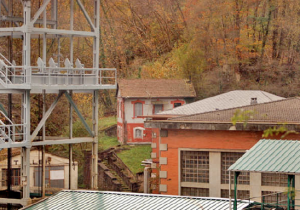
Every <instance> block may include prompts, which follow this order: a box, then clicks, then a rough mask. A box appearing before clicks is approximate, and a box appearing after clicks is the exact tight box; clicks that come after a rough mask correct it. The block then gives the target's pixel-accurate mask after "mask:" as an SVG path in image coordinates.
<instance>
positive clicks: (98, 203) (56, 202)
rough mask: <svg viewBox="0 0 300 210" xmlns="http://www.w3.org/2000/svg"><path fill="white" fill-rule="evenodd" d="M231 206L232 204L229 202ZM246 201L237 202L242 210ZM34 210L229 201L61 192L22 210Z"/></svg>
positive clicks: (208, 205)
mask: <svg viewBox="0 0 300 210" xmlns="http://www.w3.org/2000/svg"><path fill="white" fill-rule="evenodd" d="M232 203H233V202H232ZM248 205H249V201H239V202H238V208H237V209H239V210H242V209H244V208H246V207H247V206H248ZM24 209H27V210H36V209H48V210H52V209H53V210H54V209H55V210H57V209H64V210H67V209H70V210H71V209H72V210H74V209H75V210H76V209H80V210H82V209H112V210H118V209H122V210H125V209H128V210H129V209H130V210H132V209H143V210H146V209H151V210H154V209H157V210H158V209H159V210H160V209H205V210H225V209H226V210H227V209H229V200H228V199H223V198H202V197H201V198H200V197H187V196H169V195H155V194H141V193H140V194H138V193H121V192H101V191H69V190H64V191H61V192H59V193H58V194H55V195H53V196H51V197H49V198H48V199H46V200H43V201H41V202H39V203H37V204H34V205H32V206H29V207H27V208H24Z"/></svg>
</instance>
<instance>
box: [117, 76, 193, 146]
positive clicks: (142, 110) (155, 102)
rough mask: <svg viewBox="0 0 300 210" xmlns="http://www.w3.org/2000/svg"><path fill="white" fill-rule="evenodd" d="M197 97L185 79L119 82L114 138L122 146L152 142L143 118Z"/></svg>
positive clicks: (149, 130)
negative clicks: (115, 133) (124, 144)
mask: <svg viewBox="0 0 300 210" xmlns="http://www.w3.org/2000/svg"><path fill="white" fill-rule="evenodd" d="M195 96H196V93H195V90H194V87H193V86H192V84H191V83H189V82H187V81H185V80H182V79H181V80H166V79H146V80H143V79H132V80H125V79H123V80H120V81H119V83H118V92H117V102H118V104H117V118H118V120H117V126H118V129H117V136H118V141H119V142H121V143H133V144H139V143H149V144H150V143H151V141H152V130H151V129H147V128H144V121H145V119H144V118H141V117H139V116H144V117H147V116H148V115H153V114H157V113H159V112H161V111H164V110H170V109H173V108H174V107H178V106H182V105H184V104H186V103H187V102H188V101H190V100H192V99H193V98H194V97H195Z"/></svg>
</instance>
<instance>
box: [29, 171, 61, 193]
mask: <svg viewBox="0 0 300 210" xmlns="http://www.w3.org/2000/svg"><path fill="white" fill-rule="evenodd" d="M41 175H42V167H34V186H41V180H42V176H41ZM45 184H46V187H52V188H64V167H63V166H47V167H46V171H45Z"/></svg>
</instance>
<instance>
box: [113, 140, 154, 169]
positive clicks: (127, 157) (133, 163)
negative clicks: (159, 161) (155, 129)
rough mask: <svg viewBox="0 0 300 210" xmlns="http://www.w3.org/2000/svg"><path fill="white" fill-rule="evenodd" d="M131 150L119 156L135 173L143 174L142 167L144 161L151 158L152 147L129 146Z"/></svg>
mask: <svg viewBox="0 0 300 210" xmlns="http://www.w3.org/2000/svg"><path fill="white" fill-rule="evenodd" d="M129 148H130V150H124V151H122V152H120V153H118V156H119V157H120V158H121V159H122V161H123V162H124V163H125V164H126V165H127V166H128V167H129V169H130V170H131V171H132V172H133V173H138V172H142V171H143V170H144V166H141V164H142V161H143V160H145V159H149V158H150V153H151V146H150V145H136V146H129Z"/></svg>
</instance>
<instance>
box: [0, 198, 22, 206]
mask: <svg viewBox="0 0 300 210" xmlns="http://www.w3.org/2000/svg"><path fill="white" fill-rule="evenodd" d="M0 203H11V204H21V205H22V206H26V205H27V200H24V199H14V198H0Z"/></svg>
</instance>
